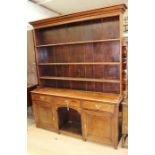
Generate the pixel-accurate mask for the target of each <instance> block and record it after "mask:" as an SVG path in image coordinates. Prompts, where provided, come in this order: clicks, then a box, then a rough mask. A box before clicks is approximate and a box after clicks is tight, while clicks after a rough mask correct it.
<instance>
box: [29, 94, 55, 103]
mask: <svg viewBox="0 0 155 155" xmlns="http://www.w3.org/2000/svg"><path fill="white" fill-rule="evenodd" d="M32 100H36V101H43V102H51V101H52V97H51V96H47V95H42V94H32Z"/></svg>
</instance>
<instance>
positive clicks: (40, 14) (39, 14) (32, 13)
mask: <svg viewBox="0 0 155 155" xmlns="http://www.w3.org/2000/svg"><path fill="white" fill-rule="evenodd" d="M57 15H58V14H56V13H55V12H52V11H50V10H48V9H46V8H43V7H41V6H39V5H36V4H34V3H33V2H30V1H27V23H28V22H31V21H35V20H39V19H44V18H48V17H54V16H57ZM28 29H32V27H31V26H30V25H29V24H28Z"/></svg>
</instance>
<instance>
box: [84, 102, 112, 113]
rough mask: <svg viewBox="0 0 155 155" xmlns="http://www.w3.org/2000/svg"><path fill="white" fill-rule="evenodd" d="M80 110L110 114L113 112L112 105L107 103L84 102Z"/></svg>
mask: <svg viewBox="0 0 155 155" xmlns="http://www.w3.org/2000/svg"><path fill="white" fill-rule="evenodd" d="M82 108H84V109H88V110H97V111H105V112H110V113H113V112H114V105H112V104H108V103H100V102H91V101H84V102H82Z"/></svg>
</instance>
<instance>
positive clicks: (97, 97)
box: [32, 88, 122, 104]
mask: <svg viewBox="0 0 155 155" xmlns="http://www.w3.org/2000/svg"><path fill="white" fill-rule="evenodd" d="M32 93H34V94H42V95H51V96H53V95H54V96H60V97H67V98H77V99H83V100H90V101H100V102H107V103H111V104H119V103H120V102H121V100H122V97H121V96H120V95H117V94H110V93H96V92H89V91H78V90H70V89H57V88H38V89H36V90H34V91H32Z"/></svg>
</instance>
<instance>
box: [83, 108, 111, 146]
mask: <svg viewBox="0 0 155 155" xmlns="http://www.w3.org/2000/svg"><path fill="white" fill-rule="evenodd" d="M82 117H83V126H84V129H83V132H84V133H83V136H84V139H86V140H92V141H96V142H99V143H104V144H110V145H112V144H113V143H112V114H108V113H103V112H94V111H88V110H83V113H82Z"/></svg>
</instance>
